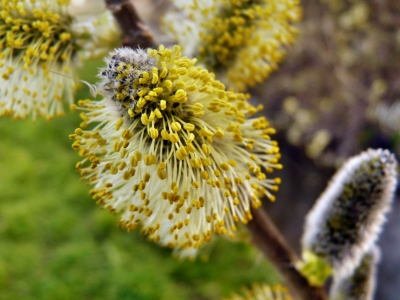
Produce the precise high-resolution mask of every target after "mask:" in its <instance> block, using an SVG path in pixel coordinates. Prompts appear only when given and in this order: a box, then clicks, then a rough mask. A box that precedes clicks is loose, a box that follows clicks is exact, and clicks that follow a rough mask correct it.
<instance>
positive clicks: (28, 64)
mask: <svg viewBox="0 0 400 300" xmlns="http://www.w3.org/2000/svg"><path fill="white" fill-rule="evenodd" d="M68 4H69V1H68V0H57V1H44V0H33V1H31V0H24V1H15V0H2V1H1V3H0V74H1V76H0V99H1V100H0V116H2V115H10V116H12V117H13V118H18V119H19V118H26V117H27V116H29V115H30V114H32V115H33V117H34V118H35V117H36V115H42V116H44V117H45V118H51V117H52V116H53V115H55V114H56V115H62V114H63V112H64V110H63V105H62V99H63V96H64V97H66V99H67V101H68V102H69V103H72V102H73V89H74V82H73V80H71V79H69V78H68V79H66V78H65V77H63V76H60V75H54V74H51V73H50V71H49V70H51V71H55V72H58V73H62V74H65V75H66V76H69V77H71V76H72V72H71V70H70V67H69V66H70V65H71V62H72V60H73V56H74V54H75V51H76V45H75V43H74V39H73V38H72V34H71V24H72V18H71V17H70V16H69V14H68Z"/></svg>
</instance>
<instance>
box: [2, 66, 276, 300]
mask: <svg viewBox="0 0 400 300" xmlns="http://www.w3.org/2000/svg"><path fill="white" fill-rule="evenodd" d="M97 65H98V63H89V64H87V65H86V66H85V68H84V69H83V72H82V74H83V76H82V79H84V80H88V81H93V80H94V74H95V73H96V72H97V71H96V67H97ZM54 76H58V75H54ZM87 90H88V89H87V88H86V87H84V88H83V89H82V90H81V91H80V92H79V93H78V99H80V98H87V97H88V96H89V95H88V93H86V92H85V91H87ZM79 123H80V120H79V113H74V114H72V113H70V112H68V113H67V115H66V116H65V117H62V118H56V119H54V120H53V121H51V122H47V121H44V120H42V119H38V120H37V121H36V122H32V121H31V120H25V121H12V120H11V119H10V118H2V119H0V299H24V300H29V299H35V300H37V299H52V300H55V299H119V300H120V299H138V300H139V299H140V300H153V299H154V300H162V299H168V300H170V299H176V300H179V299H191V300H193V299H219V298H220V297H222V296H228V295H230V294H231V293H232V292H234V291H238V290H239V289H240V287H241V286H249V285H250V284H251V283H252V282H275V281H276V277H275V275H274V274H273V273H272V271H271V268H270V267H269V265H268V263H267V262H265V261H264V260H261V259H258V258H259V257H258V254H257V252H256V251H255V250H254V249H252V248H251V247H250V246H249V245H246V244H244V243H231V242H228V241H226V240H223V239H222V240H219V241H218V242H217V243H215V244H214V245H212V246H210V248H209V249H207V250H208V251H207V252H208V253H207V256H208V259H206V260H205V259H202V258H201V257H200V258H199V259H197V260H196V261H195V262H189V261H179V260H177V259H176V258H174V257H172V256H171V251H170V250H169V249H164V248H160V247H158V246H156V245H154V244H152V243H150V242H148V241H146V238H145V237H144V236H142V235H141V234H140V233H139V231H135V232H132V233H127V232H125V231H123V230H122V229H120V228H118V227H117V226H116V224H117V218H116V217H115V216H112V215H110V214H109V213H108V211H105V210H100V208H99V207H98V206H97V205H96V204H95V203H94V201H93V200H92V199H91V197H90V196H89V195H88V191H89V187H88V186H86V185H85V183H84V182H81V181H79V177H80V176H79V174H77V173H76V172H75V163H76V162H77V161H78V160H79V157H78V155H77V153H76V151H74V150H73V149H72V148H71V141H70V140H69V138H68V135H69V134H70V133H73V131H74V129H75V128H76V127H78V126H79ZM203 256H204V255H203Z"/></svg>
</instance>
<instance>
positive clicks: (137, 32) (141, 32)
mask: <svg viewBox="0 0 400 300" xmlns="http://www.w3.org/2000/svg"><path fill="white" fill-rule="evenodd" d="M105 3H106V7H107V9H108V10H110V11H111V13H112V14H113V15H114V17H115V19H116V20H117V22H118V24H119V26H120V28H121V30H122V33H123V39H122V45H123V46H128V47H131V48H133V49H135V48H137V47H140V48H155V47H157V45H156V43H155V41H154V39H153V36H152V34H151V33H150V30H149V29H148V28H147V26H146V25H145V24H144V23H143V22H142V20H141V19H140V17H139V15H138V13H137V12H136V9H135V7H134V6H133V5H132V3H131V2H130V0H105Z"/></svg>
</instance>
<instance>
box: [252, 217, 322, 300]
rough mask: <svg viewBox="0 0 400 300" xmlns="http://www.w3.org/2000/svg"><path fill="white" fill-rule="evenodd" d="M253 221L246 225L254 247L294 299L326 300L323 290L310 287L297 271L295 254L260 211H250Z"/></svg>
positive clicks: (297, 259)
mask: <svg viewBox="0 0 400 300" xmlns="http://www.w3.org/2000/svg"><path fill="white" fill-rule="evenodd" d="M251 213H252V215H253V220H252V221H251V222H249V223H248V224H247V229H248V230H249V232H250V235H251V236H252V241H253V243H254V245H255V246H256V247H257V248H258V249H259V250H260V251H261V252H262V253H263V254H264V255H265V256H266V257H267V258H268V259H269V260H270V261H271V263H273V264H274V265H275V267H276V268H277V269H278V270H279V271H280V273H281V274H282V276H283V277H284V278H285V280H286V284H287V285H288V287H289V289H290V292H291V294H292V296H293V297H294V299H299V300H300V299H301V300H327V299H328V298H327V296H326V294H325V292H324V290H323V289H322V288H320V287H313V286H310V285H309V284H308V282H307V280H306V279H305V278H304V277H303V276H302V275H301V274H300V273H299V272H298V271H297V269H296V268H295V266H294V264H295V262H297V261H299V258H298V257H297V255H296V253H295V252H294V251H293V250H292V249H291V248H290V247H289V245H288V244H287V243H286V241H285V239H284V238H283V236H282V235H281V233H280V232H279V230H278V229H277V228H276V226H275V224H274V223H272V221H271V219H270V218H269V216H268V215H267V213H266V212H265V211H264V210H262V209H256V210H252V212H251Z"/></svg>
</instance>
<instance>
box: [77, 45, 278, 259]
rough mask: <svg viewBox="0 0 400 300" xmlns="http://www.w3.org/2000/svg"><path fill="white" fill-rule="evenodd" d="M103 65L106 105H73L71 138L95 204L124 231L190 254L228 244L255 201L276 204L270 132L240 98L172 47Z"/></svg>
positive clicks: (118, 54) (118, 53)
mask: <svg viewBox="0 0 400 300" xmlns="http://www.w3.org/2000/svg"><path fill="white" fill-rule="evenodd" d="M107 63H108V66H107V67H106V68H105V69H103V70H101V73H100V77H101V78H102V81H101V82H100V83H99V84H97V90H98V92H99V93H100V94H101V95H103V96H104V97H105V98H104V99H103V100H101V101H91V100H82V101H80V102H79V103H78V104H79V107H78V109H81V110H83V111H84V112H82V114H81V116H82V118H83V122H82V124H81V128H78V129H77V130H76V132H75V134H72V135H71V138H72V139H74V140H75V142H74V143H73V148H75V149H76V150H78V151H79V154H80V155H81V156H82V157H83V160H82V161H81V162H79V163H78V164H77V169H78V170H79V172H80V173H81V175H82V178H83V179H85V180H88V181H89V182H90V183H91V184H93V185H94V188H93V189H92V191H91V194H92V195H93V198H94V199H96V200H97V203H98V204H100V205H102V206H103V207H105V208H107V209H109V210H110V211H111V212H116V213H118V214H120V221H119V224H120V225H121V226H122V227H124V228H126V229H127V230H133V229H135V228H136V227H138V226H140V227H141V228H142V231H143V232H144V233H146V234H148V235H149V238H150V239H152V240H154V241H157V242H159V243H160V244H162V245H166V246H169V247H172V248H175V249H181V250H185V249H189V250H190V249H197V248H198V247H200V245H201V244H203V243H204V242H208V241H210V239H211V237H212V236H213V235H214V234H222V235H227V236H234V234H235V231H236V225H235V223H236V222H238V221H241V222H242V223H246V222H248V221H249V220H251V218H252V216H251V212H250V208H251V207H253V208H258V207H259V206H260V205H261V200H260V197H261V196H263V195H266V196H267V197H269V198H270V199H271V200H274V196H273V195H272V194H271V191H276V190H277V189H278V186H277V185H278V184H279V182H280V179H279V178H270V177H269V176H268V175H267V174H268V173H270V172H272V171H273V169H280V168H281V167H282V166H281V165H280V164H278V159H279V158H280V154H279V148H278V147H277V143H276V142H274V141H271V137H270V136H271V134H274V133H275V130H274V129H273V128H271V127H270V125H269V123H268V122H267V121H266V119H265V118H263V117H252V116H253V115H254V114H255V113H257V112H258V111H259V110H260V109H261V107H258V108H256V107H253V106H252V105H250V104H249V102H248V95H245V94H240V93H234V92H232V91H227V90H226V89H225V86H224V85H223V84H222V83H221V82H219V81H217V80H216V79H215V78H214V75H213V74H212V73H209V72H208V71H207V70H206V69H203V68H202V67H199V66H196V60H195V59H189V58H187V57H181V52H180V48H179V47H178V46H175V47H174V49H173V50H170V49H165V48H164V47H162V46H160V47H159V49H148V50H147V51H145V50H140V49H139V50H136V51H134V50H132V49H129V48H121V49H117V50H115V51H114V52H112V53H111V57H110V58H109V59H107ZM87 128H90V129H87ZM194 253H195V252H194Z"/></svg>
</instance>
